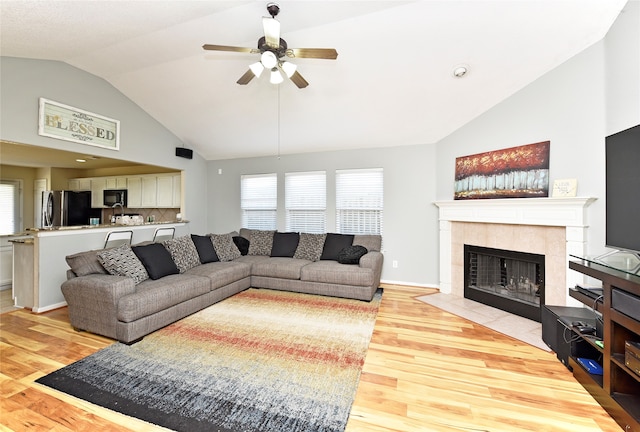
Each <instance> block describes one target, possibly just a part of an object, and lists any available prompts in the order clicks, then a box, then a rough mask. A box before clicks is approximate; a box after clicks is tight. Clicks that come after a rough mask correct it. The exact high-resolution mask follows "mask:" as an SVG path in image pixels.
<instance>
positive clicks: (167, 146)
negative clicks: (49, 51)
mask: <svg viewBox="0 0 640 432" xmlns="http://www.w3.org/2000/svg"><path fill="white" fill-rule="evenodd" d="M0 60H1V61H0V87H1V88H2V92H1V93H0V106H1V107H2V110H1V112H0V138H1V139H3V140H7V141H14V142H18V143H23V144H31V145H36V146H41V147H49V148H55V149H60V150H67V151H76V152H81V153H85V154H88V155H94V156H103V157H109V158H115V159H123V160H127V161H133V162H138V163H143V164H150V165H158V166H164V167H169V168H174V169H176V170H183V171H184V176H183V178H184V183H185V184H184V186H183V189H184V191H185V198H184V203H185V205H184V208H183V214H184V217H185V219H189V220H190V221H192V223H191V229H192V230H193V232H202V231H205V230H206V227H205V225H204V223H205V215H206V205H205V203H204V200H203V197H204V196H205V193H204V191H203V189H202V183H203V181H202V179H204V178H206V163H205V161H204V159H202V158H201V157H200V156H198V155H197V154H195V153H194V158H193V159H192V160H187V159H183V158H177V157H176V156H175V147H177V146H182V142H181V141H180V139H179V138H177V137H176V136H175V135H173V134H172V133H171V132H169V131H168V130H167V129H166V128H165V127H163V126H162V125H161V124H159V123H158V122H157V121H155V120H154V119H153V118H152V117H151V116H149V115H148V114H147V113H146V112H145V111H143V110H142V109H141V108H140V107H139V106H137V105H136V104H134V103H133V102H132V101H131V100H130V99H128V98H127V97H125V96H124V95H123V94H122V93H120V92H119V91H118V90H117V89H115V88H114V87H113V86H112V85H111V84H109V83H108V82H107V81H105V80H103V79H101V78H98V77H96V76H95V75H91V74H88V73H86V72H83V71H81V70H79V69H77V68H75V67H72V66H69V65H67V64H65V63H61V62H55V61H42V60H31V59H22V58H13V57H2V58H1V59H0ZM40 97H44V98H46V99H50V100H53V101H56V102H60V103H64V104H67V105H70V106H73V107H76V108H79V109H83V110H86V111H90V112H94V113H97V114H101V115H104V116H106V117H111V118H114V119H117V120H120V129H121V131H120V150H119V151H114V150H109V149H103V148H100V147H94V146H89V145H83V144H77V143H73V142H69V141H63V140H58V139H53V138H49V137H44V136H40V135H38V100H39V98H40Z"/></svg>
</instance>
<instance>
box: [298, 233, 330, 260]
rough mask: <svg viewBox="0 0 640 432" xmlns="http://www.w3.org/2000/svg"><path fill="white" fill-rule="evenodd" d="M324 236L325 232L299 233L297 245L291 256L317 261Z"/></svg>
mask: <svg viewBox="0 0 640 432" xmlns="http://www.w3.org/2000/svg"><path fill="white" fill-rule="evenodd" d="M326 237H327V235H326V234H309V233H300V241H299V242H298V247H297V248H296V253H294V254H293V257H294V258H297V259H305V260H309V261H319V260H320V255H322V248H323V247H324V239H325V238H326Z"/></svg>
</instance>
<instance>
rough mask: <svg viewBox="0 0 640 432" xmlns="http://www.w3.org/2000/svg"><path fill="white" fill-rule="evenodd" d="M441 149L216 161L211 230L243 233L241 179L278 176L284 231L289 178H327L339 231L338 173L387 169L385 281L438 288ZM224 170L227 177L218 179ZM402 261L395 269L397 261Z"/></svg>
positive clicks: (330, 214)
mask: <svg viewBox="0 0 640 432" xmlns="http://www.w3.org/2000/svg"><path fill="white" fill-rule="evenodd" d="M434 150H435V147H434V146H427V145H424V146H407V147H396V148H386V149H372V150H353V151H337V152H323V153H314V154H302V155H290V156H286V155H285V156H282V157H281V158H280V159H278V158H277V157H275V156H274V157H264V158H248V159H233V160H221V161H211V162H209V163H208V171H209V181H208V190H209V208H208V215H209V218H208V224H207V226H208V227H210V228H211V230H212V231H213V232H215V233H225V232H229V231H233V230H238V229H239V228H240V226H239V225H240V222H241V213H240V176H241V175H243V174H263V173H277V174H278V186H279V189H278V209H279V211H280V213H279V215H278V220H279V225H278V229H279V230H284V229H285V226H284V173H286V172H301V171H321V170H324V171H326V173H327V231H329V232H335V171H336V170H338V169H350V168H379V167H382V168H383V169H384V188H385V189H384V232H383V249H384V252H385V262H384V267H383V271H382V278H383V280H385V281H388V282H399V283H410V284H415V285H432V286H433V285H437V283H438V249H437V241H438V227H437V223H436V222H435V221H436V217H437V212H436V209H435V208H434V206H432V205H431V202H432V201H433V200H434V199H435V183H434V172H435V166H434V165H435V152H434ZM219 170H222V174H218V172H219ZM394 260H396V261H398V267H397V268H393V267H392V262H393V261H394Z"/></svg>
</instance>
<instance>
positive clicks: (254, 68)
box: [249, 62, 264, 78]
mask: <svg viewBox="0 0 640 432" xmlns="http://www.w3.org/2000/svg"><path fill="white" fill-rule="evenodd" d="M249 69H251V72H253V74H254V75H255V76H256V78H260V75H262V71H263V70H264V66H262V63H260V62H256V63H253V64H251V65H249Z"/></svg>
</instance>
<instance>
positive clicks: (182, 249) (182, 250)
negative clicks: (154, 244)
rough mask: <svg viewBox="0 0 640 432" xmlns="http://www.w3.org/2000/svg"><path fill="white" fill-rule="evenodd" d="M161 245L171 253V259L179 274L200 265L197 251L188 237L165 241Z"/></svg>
mask: <svg viewBox="0 0 640 432" xmlns="http://www.w3.org/2000/svg"><path fill="white" fill-rule="evenodd" d="M162 245H163V246H164V247H165V248H167V250H168V251H169V252H170V253H171V258H172V259H173V262H175V263H176V265H177V266H178V270H180V273H184V272H186V271H187V270H189V269H190V268H194V267H195V266H197V265H200V255H198V249H196V245H195V244H193V240H191V237H190V236H183V237H178V238H175V239H171V240H165V241H163V242H162Z"/></svg>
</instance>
